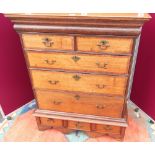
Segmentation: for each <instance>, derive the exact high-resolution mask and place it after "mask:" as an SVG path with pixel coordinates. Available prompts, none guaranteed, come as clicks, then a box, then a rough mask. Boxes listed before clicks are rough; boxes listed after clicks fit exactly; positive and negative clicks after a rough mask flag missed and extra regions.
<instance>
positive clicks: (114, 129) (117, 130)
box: [95, 124, 121, 134]
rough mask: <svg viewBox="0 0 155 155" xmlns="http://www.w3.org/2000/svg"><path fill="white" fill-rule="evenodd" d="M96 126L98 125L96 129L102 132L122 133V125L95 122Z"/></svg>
mask: <svg viewBox="0 0 155 155" xmlns="http://www.w3.org/2000/svg"><path fill="white" fill-rule="evenodd" d="M95 126H96V131H97V132H100V133H113V134H120V132H121V127H120V126H112V125H102V124H95Z"/></svg>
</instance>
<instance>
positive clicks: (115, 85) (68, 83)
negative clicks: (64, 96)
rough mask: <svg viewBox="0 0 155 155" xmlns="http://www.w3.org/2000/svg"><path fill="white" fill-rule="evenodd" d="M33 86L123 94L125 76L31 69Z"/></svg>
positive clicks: (125, 81)
mask: <svg viewBox="0 0 155 155" xmlns="http://www.w3.org/2000/svg"><path fill="white" fill-rule="evenodd" d="M31 75H32V79H33V87H34V88H40V89H51V90H68V91H81V92H90V93H92V92H94V93H103V94H111V95H121V96H124V95H125V87H126V83H127V77H116V76H106V75H93V74H79V73H78V74H76V73H65V72H55V71H39V70H31Z"/></svg>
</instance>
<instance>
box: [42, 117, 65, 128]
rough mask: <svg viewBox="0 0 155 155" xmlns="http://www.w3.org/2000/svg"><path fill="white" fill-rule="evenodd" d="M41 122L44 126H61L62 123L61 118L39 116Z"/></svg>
mask: <svg viewBox="0 0 155 155" xmlns="http://www.w3.org/2000/svg"><path fill="white" fill-rule="evenodd" d="M40 121H41V124H42V125H44V126H52V127H61V126H62V125H63V123H62V120H59V119H53V118H45V117H40Z"/></svg>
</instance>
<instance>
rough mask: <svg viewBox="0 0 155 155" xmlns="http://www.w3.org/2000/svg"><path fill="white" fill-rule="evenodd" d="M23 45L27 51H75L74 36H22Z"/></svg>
mask: <svg viewBox="0 0 155 155" xmlns="http://www.w3.org/2000/svg"><path fill="white" fill-rule="evenodd" d="M22 39H23V45H24V48H26V49H48V50H73V49H74V39H73V37H72V36H63V35H50V34H22Z"/></svg>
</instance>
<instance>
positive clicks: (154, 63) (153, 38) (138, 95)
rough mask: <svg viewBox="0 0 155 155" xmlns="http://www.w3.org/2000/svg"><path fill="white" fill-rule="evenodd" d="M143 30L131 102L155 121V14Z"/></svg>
mask: <svg viewBox="0 0 155 155" xmlns="http://www.w3.org/2000/svg"><path fill="white" fill-rule="evenodd" d="M150 15H151V16H152V19H151V20H150V21H149V22H147V23H145V24H144V26H143V29H142V34H141V39H140V45H139V53H138V57H137V63H136V70H135V76H134V81H133V87H132V93H131V100H132V101H133V102H134V103H136V104H137V105H138V106H139V107H140V108H141V109H142V110H144V111H145V112H146V113H147V114H148V115H150V116H151V117H152V118H153V119H155V13H152V14H150Z"/></svg>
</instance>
